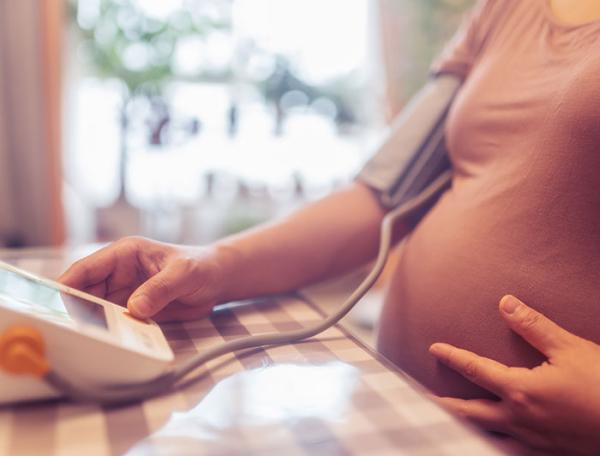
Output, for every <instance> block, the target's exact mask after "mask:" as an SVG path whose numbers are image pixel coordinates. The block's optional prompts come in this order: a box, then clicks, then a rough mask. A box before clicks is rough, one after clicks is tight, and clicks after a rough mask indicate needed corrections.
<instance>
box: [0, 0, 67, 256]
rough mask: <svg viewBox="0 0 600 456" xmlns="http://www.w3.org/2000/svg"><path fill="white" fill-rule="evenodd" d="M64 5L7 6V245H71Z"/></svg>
mask: <svg viewBox="0 0 600 456" xmlns="http://www.w3.org/2000/svg"><path fill="white" fill-rule="evenodd" d="M63 8H64V5H63V3H62V0H1V1H0V243H2V244H4V245H8V246H37V245H58V244H60V243H62V242H63V240H64V218H63V208H62V196H61V192H62V177H61V176H62V172H61V170H62V165H61V159H60V156H61V143H60V142H61V139H60V118H61V109H60V104H61V99H60V98H61V97H60V69H61V63H60V62H61V61H60V54H61V53H60V50H61V46H62V43H61V36H62V29H63V26H62V17H63V13H64V9H63Z"/></svg>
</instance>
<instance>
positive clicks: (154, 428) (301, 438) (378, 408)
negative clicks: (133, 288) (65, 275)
mask: <svg viewBox="0 0 600 456" xmlns="http://www.w3.org/2000/svg"><path fill="white" fill-rule="evenodd" d="M0 258H3V259H5V260H8V261H11V262H13V263H16V264H18V265H19V266H20V267H23V268H26V269H29V270H31V271H34V272H38V273H42V274H44V275H46V276H50V277H52V276H56V275H57V272H58V271H60V270H61V269H62V266H63V265H64V262H65V261H69V258H68V257H67V258H65V257H64V256H63V257H60V258H57V257H56V255H55V256H54V257H51V256H44V255H41V254H40V255H37V256H35V255H18V256H15V255H14V254H13V256H11V255H7V254H6V253H5V254H4V255H1V254H0ZM322 318H323V314H322V312H321V311H320V310H319V309H318V308H317V307H315V306H314V305H313V304H311V303H310V302H307V301H306V300H303V299H300V298H299V297H284V298H278V299H276V298H269V299H261V300H256V301H251V302H245V303H236V304H231V305H227V306H224V307H223V308H221V309H220V310H218V311H217V312H215V313H214V315H213V316H212V318H211V319H210V320H208V319H207V320H202V321H194V322H186V323H182V324H169V325H165V326H164V327H163V329H164V332H165V335H166V337H167V339H168V340H169V342H170V343H171V346H172V348H173V351H174V352H175V354H176V360H177V361H182V360H184V359H186V358H188V357H190V356H192V355H193V354H195V353H198V352H199V351H202V350H204V349H206V348H207V347H209V346H211V345H213V344H219V343H222V342H223V341H224V340H230V339H232V338H236V337H240V336H244V335H247V334H258V333H264V332H272V331H287V330H291V329H297V328H300V327H302V326H305V325H309V324H312V323H314V322H316V321H319V320H322ZM90 362H93V360H90ZM193 377H195V379H192V380H190V381H189V382H188V384H187V385H185V386H184V387H182V388H180V389H178V390H177V391H175V392H172V393H169V394H166V395H164V396H161V397H157V398H154V399H151V400H148V401H146V402H143V403H138V404H133V405H128V406H122V407H113V408H108V407H98V406H94V405H78V404H71V403H67V402H66V401H53V402H46V403H34V404H27V405H20V406H13V407H4V408H0V454H2V455H4V454H6V455H45V454H50V455H52V454H56V455H78V456H80V455H84V456H92V455H120V454H129V455H146V454H149V455H172V454H174V455H204V454H208V455H212V454H215V455H221V454H243V455H253V454H273V455H285V456H291V455H296V454H298V455H306V454H372V455H386V454H390V455H391V454H394V455H397V454H410V455H415V454H427V455H430V454H431V455H435V454H460V455H465V454H469V455H471V454H473V455H475V454H476V455H486V454H498V453H499V450H497V449H495V447H493V446H492V444H491V443H490V441H488V439H487V438H486V437H485V436H483V435H482V434H479V433H478V432H476V431H474V430H473V429H472V428H469V427H467V426H465V425H464V424H462V423H461V422H459V421H457V420H455V419H454V418H452V417H451V416H450V415H448V414H447V413H446V412H444V411H443V410H441V409H440V408H438V407H437V406H436V405H434V404H433V403H432V402H430V401H429V400H428V399H426V398H425V397H424V395H423V393H422V392H420V391H419V388H418V386H415V385H414V384H413V383H412V382H411V381H410V379H408V378H406V377H405V376H404V375H403V374H402V373H401V372H399V371H397V370H396V369H395V368H394V367H393V366H391V365H390V364H389V363H387V362H386V361H385V360H384V359H381V358H379V357H378V355H376V354H375V353H373V352H371V351H370V350H369V349H368V348H366V347H365V346H363V345H362V344H361V343H360V342H359V341H358V340H356V339H355V338H354V337H353V336H352V335H351V334H349V333H348V332H347V331H346V330H345V329H344V328H343V327H342V326H339V325H338V326H336V327H334V328H331V329H329V330H328V331H326V332H325V333H323V334H321V335H320V336H318V337H317V338H315V339H313V340H309V341H306V342H302V343H297V344H293V345H285V346H278V347H271V348H267V349H258V350H251V351H247V352H243V353H237V354H235V355H229V356H224V357H222V358H219V359H217V360H215V361H213V362H211V363H209V364H208V365H207V366H206V367H204V368H201V369H199V370H198V371H197V372H196V373H195V375H194V376H193Z"/></svg>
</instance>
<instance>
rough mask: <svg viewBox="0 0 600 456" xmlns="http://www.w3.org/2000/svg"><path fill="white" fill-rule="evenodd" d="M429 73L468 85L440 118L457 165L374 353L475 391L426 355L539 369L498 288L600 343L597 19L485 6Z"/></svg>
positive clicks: (391, 302) (461, 392)
mask: <svg viewBox="0 0 600 456" xmlns="http://www.w3.org/2000/svg"><path fill="white" fill-rule="evenodd" d="M434 72H436V73H444V72H448V73H453V74H458V75H460V76H461V77H463V78H464V79H465V82H464V85H463V87H462V89H461V91H460V93H459V95H458V97H457V99H456V100H455V102H454V104H453V106H452V109H451V112H450V114H449V119H448V123H447V146H448V150H449V152H450V155H451V159H452V161H453V164H454V168H455V172H456V173H455V178H454V182H453V186H452V188H451V190H449V191H448V192H447V193H446V194H445V195H443V197H442V198H441V199H440V201H439V202H438V203H437V205H436V206H435V207H434V208H433V209H432V210H431V211H430V212H429V213H428V215H427V216H426V217H425V218H424V219H423V220H422V222H421V223H420V224H419V225H418V226H417V228H416V229H415V230H414V232H413V233H412V234H411V236H410V238H409V239H408V241H407V242H406V245H405V247H404V249H403V254H402V256H401V258H400V260H399V262H398V264H397V266H396V271H395V275H394V280H393V282H392V284H391V286H390V290H389V294H388V297H387V299H386V303H385V306H384V310H383V315H382V319H381V324H380V334H379V348H380V350H381V351H382V352H383V353H384V354H385V355H386V356H387V357H389V358H390V359H391V360H392V361H394V362H395V363H397V364H398V365H399V366H400V367H401V368H403V369H404V370H405V371H406V372H407V373H409V374H410V375H412V376H413V377H415V378H416V379H417V380H419V381H420V382H422V383H423V384H425V385H426V386H428V387H429V388H431V389H432V390H433V391H434V392H435V393H438V394H444V395H456V396H463V397H475V396H482V395H484V393H483V391H482V390H481V389H479V388H478V387H475V386H474V385H472V384H470V383H469V382H467V381H466V380H464V379H463V378H462V377H460V376H459V375H458V374H455V373H454V372H452V371H450V370H449V369H448V368H446V367H444V366H441V365H439V364H438V363H437V362H436V361H435V360H434V359H433V358H432V356H431V355H429V354H428V352H427V349H428V347H429V345H430V344H431V343H433V342H448V343H452V344H455V345H457V346H460V347H463V348H466V349H469V350H473V351H475V352H477V353H479V354H481V355H484V356H489V357H491V358H494V359H497V360H499V361H501V362H503V363H507V364H509V365H516V366H533V365H535V364H537V363H539V362H540V361H541V360H542V357H541V355H540V354H539V353H538V352H537V351H535V350H534V349H532V348H531V347H530V346H528V345H527V344H526V343H524V342H523V341H522V340H521V339H520V338H519V337H518V336H517V335H515V334H514V333H511V331H510V330H509V329H508V328H507V326H506V324H505V323H504V322H503V320H502V318H501V317H500V315H499V313H498V301H499V300H500V298H501V297H502V296H503V295H504V294H506V293H511V294H514V295H516V296H518V297H520V298H521V299H522V300H524V301H525V302H526V303H528V304H530V305H531V306H532V307H534V308H536V309H538V310H540V311H542V312H544V313H545V314H546V315H548V316H549V317H550V318H552V319H554V320H555V321H556V322H558V323H559V324H561V325H562V326H564V327H565V328H566V329H568V330H570V331H572V332H574V333H575V334H578V335H581V336H583V337H586V338H588V339H591V340H594V341H596V342H600V21H595V22H591V23H588V24H584V25H580V26H570V25H565V24H562V23H561V22H560V21H559V20H557V19H556V18H555V17H554V16H553V14H552V12H551V9H550V6H549V2H548V1H547V0H488V1H483V2H480V4H479V5H478V7H477V8H476V9H475V10H474V12H473V14H472V15H471V16H470V19H469V20H468V21H467V22H466V23H465V26H464V27H463V28H462V30H461V31H460V32H459V34H458V35H457V37H456V39H455V40H454V41H453V43H451V45H450V46H449V48H448V49H447V51H446V52H445V53H444V55H443V56H442V58H441V60H440V61H439V62H438V63H436V64H435V65H434Z"/></svg>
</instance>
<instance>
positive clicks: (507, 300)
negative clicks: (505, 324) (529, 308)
mask: <svg viewBox="0 0 600 456" xmlns="http://www.w3.org/2000/svg"><path fill="white" fill-rule="evenodd" d="M520 306H521V301H519V300H518V299H517V298H515V297H514V296H511V295H506V296H504V297H503V298H502V299H501V300H500V308H501V309H502V311H503V312H504V313H507V314H509V315H512V314H514V313H515V312H516V311H517V309H518V308H519V307H520Z"/></svg>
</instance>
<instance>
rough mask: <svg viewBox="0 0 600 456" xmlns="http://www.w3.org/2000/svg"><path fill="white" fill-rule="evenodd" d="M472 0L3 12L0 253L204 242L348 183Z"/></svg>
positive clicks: (15, 8) (5, 5)
mask: <svg viewBox="0 0 600 456" xmlns="http://www.w3.org/2000/svg"><path fill="white" fill-rule="evenodd" d="M472 3H473V2H472V1H471V0H69V1H67V0H63V1H60V0H20V1H16V0H0V244H2V245H4V246H9V247H22V246H46V245H62V244H65V243H66V244H84V243H90V242H104V241H109V240H112V239H116V238H119V237H122V236H125V235H129V234H141V235H144V236H148V237H152V238H155V239H160V240H164V241H170V242H182V243H194V244H199V243H206V242H210V241H211V240H213V239H215V238H218V237H221V236H224V235H226V234H229V233H234V232H236V231H239V230H241V229H244V228H247V227H249V226H252V225H254V224H257V223H260V222H262V221H265V220H267V219H269V218H272V217H276V216H279V215H281V214H284V213H286V212H288V211H290V210H292V209H293V208H295V207H297V206H298V205H300V204H303V203H304V202H306V201H309V200H311V199H314V198H318V197H320V196H323V195H325V194H327V193H328V192H331V191H332V190H334V189H335V188H337V187H339V186H341V185H343V184H344V183H347V182H348V181H349V180H351V179H352V177H353V176H354V175H355V173H356V172H357V171H358V170H359V169H360V166H361V165H362V163H363V162H364V161H365V160H366V159H367V158H368V157H369V155H370V154H371V153H372V152H373V151H374V149H375V148H376V146H377V144H378V142H379V141H381V139H382V137H384V136H385V133H386V130H387V125H388V124H389V122H390V121H391V119H392V118H393V117H394V115H396V114H397V113H398V112H399V111H400V110H401V109H402V106H403V105H404V104H405V103H406V101H407V100H408V98H409V97H410V96H411V94H413V93H414V92H415V91H416V90H417V89H418V88H419V86H420V85H421V84H423V82H424V80H425V78H426V75H427V69H428V66H429V63H430V62H431V60H432V58H433V57H434V56H435V55H436V54H437V53H438V52H439V51H440V50H441V48H442V46H443V44H444V43H445V42H447V40H448V38H449V37H450V36H451V35H452V34H453V32H454V31H455V30H456V27H457V25H458V23H459V22H460V19H461V17H462V16H463V13H464V11H465V10H466V9H468V8H469V7H470V6H471V4H472Z"/></svg>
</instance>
